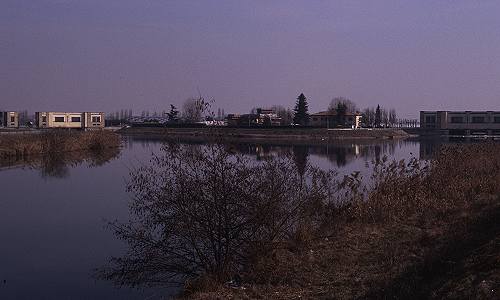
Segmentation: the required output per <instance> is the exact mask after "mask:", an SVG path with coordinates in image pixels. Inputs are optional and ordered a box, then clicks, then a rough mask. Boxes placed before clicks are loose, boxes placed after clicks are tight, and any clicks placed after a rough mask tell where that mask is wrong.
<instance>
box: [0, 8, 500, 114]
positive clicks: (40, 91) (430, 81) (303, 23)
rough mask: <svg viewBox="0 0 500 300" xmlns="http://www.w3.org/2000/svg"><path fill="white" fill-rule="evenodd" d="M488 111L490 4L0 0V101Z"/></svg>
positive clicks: (494, 14)
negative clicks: (196, 101) (202, 100)
mask: <svg viewBox="0 0 500 300" xmlns="http://www.w3.org/2000/svg"><path fill="white" fill-rule="evenodd" d="M197 89H199V90H200V91H201V93H202V94H203V95H205V96H207V97H213V98H215V99H216V107H221V108H224V109H225V111H226V113H230V112H247V111H249V110H250V108H252V107H254V106H269V105H272V104H281V105H284V106H289V107H291V108H292V107H293V105H294V102H295V98H296V97H297V96H298V94H299V93H301V92H303V93H304V94H305V95H306V96H307V97H308V100H309V106H310V110H311V111H312V112H316V111H319V110H322V109H324V108H326V106H327V105H328V102H329V101H330V100H331V98H333V97H335V96H345V97H348V98H350V99H352V100H353V101H355V102H356V103H357V104H358V105H359V106H360V107H366V106H375V105H376V104H377V103H380V104H381V105H385V106H388V107H394V108H396V109H397V111H398V113H399V114H400V115H401V116H403V117H416V116H417V113H418V111H419V110H433V109H470V110H475V109H477V110H480V109H491V110H500V1H435V0H432V1H431V0H429V1H427V0H419V1H414V0H411V1H402V0H398V1H365V0H363V1H353V0H348V1H313V0H308V1H257V0H251V1H243V0H237V1H235V0H228V1H209V0H202V1H189V0H181V1H168V0H105V1H104V0H31V1H27V0H1V1H0V93H1V94H0V109H14V110H20V109H28V110H30V111H35V110H51V111H52V110H69V111H78V110H91V111H101V110H102V111H106V112H109V111H116V110H119V109H122V108H132V109H134V111H135V112H136V113H139V112H140V111H141V110H151V111H153V110H158V111H161V110H168V109H169V104H170V103H173V104H174V105H177V106H180V105H181V104H182V102H183V101H184V100H185V99H186V98H188V97H191V96H195V95H197V93H198V92H197Z"/></svg>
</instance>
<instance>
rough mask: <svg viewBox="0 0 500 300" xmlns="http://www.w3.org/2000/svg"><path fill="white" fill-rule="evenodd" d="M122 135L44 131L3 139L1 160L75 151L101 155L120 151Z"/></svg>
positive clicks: (0, 136) (1, 138)
mask: <svg viewBox="0 0 500 300" xmlns="http://www.w3.org/2000/svg"><path fill="white" fill-rule="evenodd" d="M120 144H121V138H120V136H119V135H118V134H116V133H114V132H110V131H104V130H99V131H85V132H84V131H59V130H57V131H44V132H32V133H25V134H22V133H10V134H2V135H0V159H4V160H8V159H13V158H15V159H19V158H26V157H29V156H33V155H46V154H54V153H64V152H72V151H100V150H104V149H109V148H117V147H119V146H120Z"/></svg>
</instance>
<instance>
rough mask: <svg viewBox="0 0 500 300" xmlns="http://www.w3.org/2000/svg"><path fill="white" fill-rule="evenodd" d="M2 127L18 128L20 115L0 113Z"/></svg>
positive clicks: (6, 112) (11, 112)
mask: <svg viewBox="0 0 500 300" xmlns="http://www.w3.org/2000/svg"><path fill="white" fill-rule="evenodd" d="M0 127H7V128H18V127H19V113H18V112H15V111H2V112H0Z"/></svg>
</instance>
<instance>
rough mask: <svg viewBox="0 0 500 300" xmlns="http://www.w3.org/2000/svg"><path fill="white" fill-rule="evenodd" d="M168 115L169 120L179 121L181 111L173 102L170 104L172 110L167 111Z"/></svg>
mask: <svg viewBox="0 0 500 300" xmlns="http://www.w3.org/2000/svg"><path fill="white" fill-rule="evenodd" d="M167 116H168V121H169V122H172V123H177V122H178V121H179V111H178V110H177V108H176V107H175V106H174V105H173V104H170V112H169V113H167Z"/></svg>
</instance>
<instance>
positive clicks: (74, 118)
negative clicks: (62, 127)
mask: <svg viewBox="0 0 500 300" xmlns="http://www.w3.org/2000/svg"><path fill="white" fill-rule="evenodd" d="M71 122H81V119H80V117H71Z"/></svg>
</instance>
